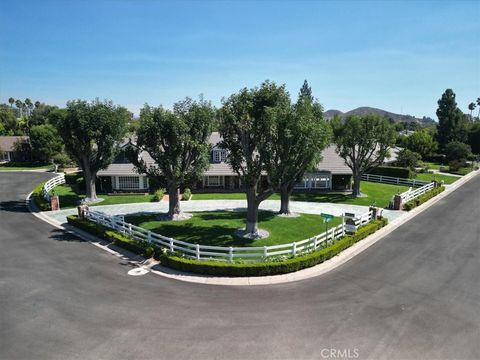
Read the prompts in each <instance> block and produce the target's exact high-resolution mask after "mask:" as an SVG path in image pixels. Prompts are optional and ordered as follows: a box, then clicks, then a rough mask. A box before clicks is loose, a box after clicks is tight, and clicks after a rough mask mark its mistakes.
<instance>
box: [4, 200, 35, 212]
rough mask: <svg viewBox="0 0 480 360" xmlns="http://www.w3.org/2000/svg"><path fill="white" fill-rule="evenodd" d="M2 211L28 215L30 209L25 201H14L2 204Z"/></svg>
mask: <svg viewBox="0 0 480 360" xmlns="http://www.w3.org/2000/svg"><path fill="white" fill-rule="evenodd" d="M0 211H9V212H19V213H26V212H28V209H27V206H26V205H25V200H13V201H2V202H0Z"/></svg>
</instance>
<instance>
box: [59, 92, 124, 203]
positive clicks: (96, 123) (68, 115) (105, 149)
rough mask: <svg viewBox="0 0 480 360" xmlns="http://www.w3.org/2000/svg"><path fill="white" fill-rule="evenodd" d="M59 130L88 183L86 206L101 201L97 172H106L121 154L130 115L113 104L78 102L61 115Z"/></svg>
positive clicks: (105, 102)
mask: <svg viewBox="0 0 480 360" xmlns="http://www.w3.org/2000/svg"><path fill="white" fill-rule="evenodd" d="M57 115H58V118H57V119H56V121H57V130H58V132H59V134H60V136H61V137H62V139H63V142H64V144H65V149H66V151H67V153H68V154H69V155H70V156H71V157H72V158H74V159H75V160H76V161H77V163H78V164H79V166H80V167H81V169H82V170H83V176H84V178H85V183H86V199H85V201H86V202H92V201H96V200H97V192H96V188H95V180H96V176H97V172H98V171H99V170H102V169H105V168H106V167H107V166H108V165H109V164H110V163H111V162H112V161H113V159H114V157H115V156H116V154H117V153H118V151H119V143H120V141H121V140H122V139H123V137H124V136H125V132H126V124H127V122H128V121H129V119H130V113H129V112H128V111H127V109H125V108H124V107H121V106H117V105H114V104H113V103H112V102H111V101H103V102H102V101H99V100H98V99H97V100H94V101H92V102H87V101H84V100H74V101H69V102H68V103H67V108H66V111H64V112H57Z"/></svg>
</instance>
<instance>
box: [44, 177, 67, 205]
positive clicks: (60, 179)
mask: <svg viewBox="0 0 480 360" xmlns="http://www.w3.org/2000/svg"><path fill="white" fill-rule="evenodd" d="M60 184H65V175H64V174H61V175H58V176H56V177H54V178H52V179H50V180H48V181H47V182H46V183H45V184H44V185H43V188H42V195H43V198H44V199H45V200H47V201H50V194H49V192H50V190H52V189H53V188H54V187H55V186H57V185H60Z"/></svg>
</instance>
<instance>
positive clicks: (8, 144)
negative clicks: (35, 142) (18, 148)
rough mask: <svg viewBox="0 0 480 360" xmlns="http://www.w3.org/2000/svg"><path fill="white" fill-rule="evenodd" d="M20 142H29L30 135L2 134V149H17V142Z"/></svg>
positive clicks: (0, 138) (0, 137) (0, 148)
mask: <svg viewBox="0 0 480 360" xmlns="http://www.w3.org/2000/svg"><path fill="white" fill-rule="evenodd" d="M18 141H20V142H29V141H30V138H29V137H28V136H0V151H15V144H16V143H17V142H18Z"/></svg>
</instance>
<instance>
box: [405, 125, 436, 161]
mask: <svg viewBox="0 0 480 360" xmlns="http://www.w3.org/2000/svg"><path fill="white" fill-rule="evenodd" d="M403 145H404V146H405V147H406V148H407V149H409V150H411V151H413V152H416V153H418V154H420V156H421V157H422V158H425V157H427V156H429V155H431V154H432V153H433V152H434V151H435V150H437V145H438V144H437V142H436V141H435V140H434V139H433V136H432V135H431V134H430V133H429V132H428V131H426V130H420V131H416V132H414V133H413V134H412V135H410V136H407V137H405V139H404V140H403Z"/></svg>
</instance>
